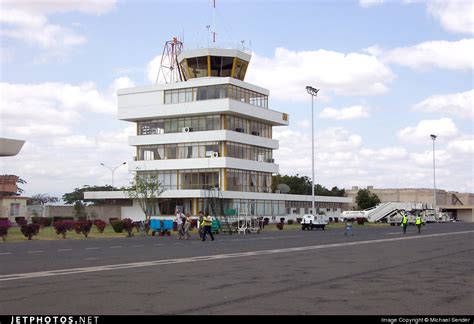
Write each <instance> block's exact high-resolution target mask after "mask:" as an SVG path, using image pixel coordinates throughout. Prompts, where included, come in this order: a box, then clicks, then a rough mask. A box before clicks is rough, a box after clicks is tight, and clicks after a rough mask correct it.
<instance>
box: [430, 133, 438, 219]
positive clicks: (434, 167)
mask: <svg viewBox="0 0 474 324" xmlns="http://www.w3.org/2000/svg"><path fill="white" fill-rule="evenodd" d="M430 137H431V139H432V140H433V202H434V206H433V210H434V216H435V221H436V164H435V140H436V137H437V136H436V135H434V134H431V135H430Z"/></svg>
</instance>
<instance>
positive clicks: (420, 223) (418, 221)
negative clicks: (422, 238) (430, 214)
mask: <svg viewBox="0 0 474 324" xmlns="http://www.w3.org/2000/svg"><path fill="white" fill-rule="evenodd" d="M415 225H416V227H418V234H421V225H423V219H421V216H420V215H418V216H416V220H415Z"/></svg>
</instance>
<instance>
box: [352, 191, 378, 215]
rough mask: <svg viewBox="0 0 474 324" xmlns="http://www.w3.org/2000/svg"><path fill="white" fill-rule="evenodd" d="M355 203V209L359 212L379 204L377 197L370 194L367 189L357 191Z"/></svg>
mask: <svg viewBox="0 0 474 324" xmlns="http://www.w3.org/2000/svg"><path fill="white" fill-rule="evenodd" d="M355 201H356V203H357V207H358V208H359V209H361V210H362V209H367V208H370V207H374V206H376V205H377V204H380V199H379V197H378V196H377V195H376V194H374V193H371V192H370V190H369V189H361V190H359V191H357V196H356V198H355Z"/></svg>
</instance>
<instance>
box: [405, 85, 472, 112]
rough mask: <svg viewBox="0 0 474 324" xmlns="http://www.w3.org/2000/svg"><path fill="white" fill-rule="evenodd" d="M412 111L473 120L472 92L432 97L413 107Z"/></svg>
mask: <svg viewBox="0 0 474 324" xmlns="http://www.w3.org/2000/svg"><path fill="white" fill-rule="evenodd" d="M413 110H417V111H424V112H442V113H446V114H450V115H454V116H456V117H459V118H469V119H474V90H470V91H466V92H460V93H452V94H445V95H433V96H431V97H429V98H427V99H425V100H423V101H421V102H419V103H417V104H415V105H414V106H413Z"/></svg>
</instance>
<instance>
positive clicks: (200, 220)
mask: <svg viewBox="0 0 474 324" xmlns="http://www.w3.org/2000/svg"><path fill="white" fill-rule="evenodd" d="M197 227H198V233H199V239H200V240H202V235H203V234H204V214H203V212H202V211H200V212H199V218H198V221H197Z"/></svg>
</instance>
